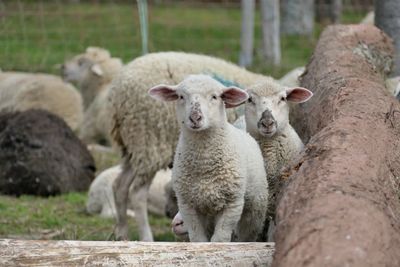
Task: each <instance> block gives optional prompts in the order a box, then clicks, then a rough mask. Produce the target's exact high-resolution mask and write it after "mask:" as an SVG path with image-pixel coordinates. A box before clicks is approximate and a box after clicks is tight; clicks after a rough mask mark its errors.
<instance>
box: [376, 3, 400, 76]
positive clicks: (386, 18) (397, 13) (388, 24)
mask: <svg viewBox="0 0 400 267" xmlns="http://www.w3.org/2000/svg"><path fill="white" fill-rule="evenodd" d="M375 25H376V26H377V27H378V28H380V29H382V30H383V31H384V32H385V33H387V34H388V35H389V36H390V37H391V38H392V39H393V41H394V45H395V61H394V63H395V64H394V65H395V67H394V70H393V76H398V75H400V1H399V0H385V1H383V0H382V1H375Z"/></svg>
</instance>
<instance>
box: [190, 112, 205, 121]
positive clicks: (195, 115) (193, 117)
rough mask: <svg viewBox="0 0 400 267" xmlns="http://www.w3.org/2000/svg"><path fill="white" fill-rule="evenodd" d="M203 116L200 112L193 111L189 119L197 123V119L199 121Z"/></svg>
mask: <svg viewBox="0 0 400 267" xmlns="http://www.w3.org/2000/svg"><path fill="white" fill-rule="evenodd" d="M202 118H203V116H202V115H201V113H200V112H193V113H192V114H191V115H190V117H189V120H190V121H191V122H193V123H197V122H199V121H201V119H202Z"/></svg>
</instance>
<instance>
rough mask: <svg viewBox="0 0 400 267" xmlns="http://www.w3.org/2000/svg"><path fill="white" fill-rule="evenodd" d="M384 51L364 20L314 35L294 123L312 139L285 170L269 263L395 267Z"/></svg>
mask: <svg viewBox="0 0 400 267" xmlns="http://www.w3.org/2000/svg"><path fill="white" fill-rule="evenodd" d="M392 52H393V47H392V45H391V42H390V40H389V38H388V37H387V36H386V35H385V34H384V33H383V32H381V31H379V30H378V29H377V28H375V27H373V26H368V25H351V26H330V27H328V28H327V29H326V30H325V31H324V32H323V34H322V36H321V38H320V40H319V42H318V44H317V47H316V50H315V51H314V55H313V57H312V58H311V61H310V63H309V64H308V66H307V69H306V72H305V74H304V75H303V77H302V81H301V85H302V86H303V87H306V88H309V89H311V90H312V91H313V92H314V96H313V98H312V99H311V100H310V101H309V102H306V103H304V104H302V106H301V108H299V109H298V110H297V111H296V114H295V117H297V119H300V120H301V124H303V125H305V126H302V127H297V129H298V130H299V133H300V134H301V135H302V136H303V138H304V139H305V140H308V138H309V137H311V136H312V137H311V139H310V141H309V143H308V144H307V146H306V150H305V152H304V153H303V155H302V158H301V159H300V160H299V161H298V162H297V164H296V166H295V167H293V168H292V169H291V170H290V171H288V173H287V174H286V175H287V177H289V178H288V179H287V183H286V186H285V187H284V188H283V192H282V194H281V198H280V200H279V203H278V207H277V213H276V216H277V230H276V233H275V242H276V252H275V256H274V262H273V266H363V267H364V266H400V257H399V255H400V202H399V198H398V195H397V194H398V190H399V188H400V182H399V177H400V114H399V113H400V105H399V102H398V101H397V100H396V99H395V98H393V97H391V96H390V95H389V94H388V93H387V92H386V89H385V87H384V76H385V73H388V72H389V71H390V61H391V54H392ZM295 121H296V120H295ZM298 125H299V124H297V126H298Z"/></svg>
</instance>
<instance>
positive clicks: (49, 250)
mask: <svg viewBox="0 0 400 267" xmlns="http://www.w3.org/2000/svg"><path fill="white" fill-rule="evenodd" d="M273 253H274V243H184V242H127V241H66V240H60V241H53V240H51V241H49V240H46V241H45V240H12V239H0V266H270V265H271V262H272V255H273Z"/></svg>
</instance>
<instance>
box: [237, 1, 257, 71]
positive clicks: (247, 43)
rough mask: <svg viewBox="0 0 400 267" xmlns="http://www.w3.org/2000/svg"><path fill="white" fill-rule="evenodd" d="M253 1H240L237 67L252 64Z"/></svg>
mask: <svg viewBox="0 0 400 267" xmlns="http://www.w3.org/2000/svg"><path fill="white" fill-rule="evenodd" d="M254 6H255V1H254V0H242V31H241V38H240V47H241V52H240V58H239V65H240V66H243V67H247V66H250V65H251V64H252V63H253V45H254Z"/></svg>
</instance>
